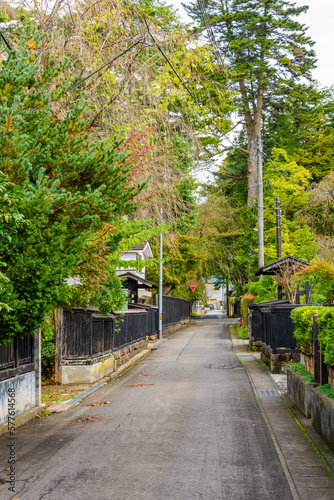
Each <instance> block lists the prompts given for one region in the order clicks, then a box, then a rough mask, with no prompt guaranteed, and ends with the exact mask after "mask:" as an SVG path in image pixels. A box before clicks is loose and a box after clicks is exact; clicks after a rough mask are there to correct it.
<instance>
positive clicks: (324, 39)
mask: <svg viewBox="0 0 334 500" xmlns="http://www.w3.org/2000/svg"><path fill="white" fill-rule="evenodd" d="M165 1H166V3H167V4H170V5H171V4H172V5H174V6H175V7H177V8H178V9H179V12H180V14H181V16H182V17H183V18H184V19H187V20H188V21H191V19H190V18H187V15H186V13H185V11H184V9H183V8H182V6H181V0H165ZM294 1H295V3H296V4H297V5H308V6H309V10H308V12H307V14H304V15H303V16H300V17H299V18H298V21H299V22H302V23H304V24H305V25H306V26H309V30H308V34H309V36H310V37H311V38H312V39H313V40H314V41H315V42H316V45H315V46H314V49H315V51H316V54H317V58H318V68H317V69H316V70H315V71H314V73H313V74H314V77H315V78H316V79H317V80H319V82H320V83H321V85H324V86H330V85H334V57H333V52H334V24H333V20H334V0H304V1H303V0H294ZM183 3H187V0H183Z"/></svg>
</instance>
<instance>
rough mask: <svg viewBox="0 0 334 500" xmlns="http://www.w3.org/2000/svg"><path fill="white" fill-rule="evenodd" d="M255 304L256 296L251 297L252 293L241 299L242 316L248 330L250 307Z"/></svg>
mask: <svg viewBox="0 0 334 500" xmlns="http://www.w3.org/2000/svg"><path fill="white" fill-rule="evenodd" d="M254 302H255V297H254V295H251V294H250V293H245V295H243V296H242V297H241V302H240V309H241V316H242V323H243V325H244V327H245V328H248V326H247V325H248V307H247V306H248V305H249V304H253V303H254Z"/></svg>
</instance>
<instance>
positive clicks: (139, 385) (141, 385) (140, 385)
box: [128, 384, 154, 387]
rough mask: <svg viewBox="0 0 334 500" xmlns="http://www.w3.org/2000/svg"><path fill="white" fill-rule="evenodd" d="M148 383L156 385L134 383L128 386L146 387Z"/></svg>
mask: <svg viewBox="0 0 334 500" xmlns="http://www.w3.org/2000/svg"><path fill="white" fill-rule="evenodd" d="M147 385H154V384H132V385H129V386H128V387H146V386H147Z"/></svg>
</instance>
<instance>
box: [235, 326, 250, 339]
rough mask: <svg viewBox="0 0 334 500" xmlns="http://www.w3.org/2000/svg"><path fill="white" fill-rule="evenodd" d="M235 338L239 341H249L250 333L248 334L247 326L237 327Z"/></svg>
mask: <svg viewBox="0 0 334 500" xmlns="http://www.w3.org/2000/svg"><path fill="white" fill-rule="evenodd" d="M235 336H236V337H237V338H238V339H248V337H249V333H248V328H247V324H246V325H243V326H240V325H237V328H236V335H235Z"/></svg>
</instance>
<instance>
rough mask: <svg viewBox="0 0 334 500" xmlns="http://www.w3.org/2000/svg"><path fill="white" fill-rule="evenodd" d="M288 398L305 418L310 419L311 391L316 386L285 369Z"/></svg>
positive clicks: (289, 369)
mask: <svg viewBox="0 0 334 500" xmlns="http://www.w3.org/2000/svg"><path fill="white" fill-rule="evenodd" d="M287 383H288V396H289V397H290V398H291V399H292V401H293V402H294V403H295V404H296V405H297V408H298V409H299V410H300V411H301V412H302V413H303V414H304V416H305V417H306V418H311V396H312V389H313V388H315V387H316V386H317V384H314V383H312V382H306V380H304V379H303V377H302V376H301V375H298V374H297V373H296V372H295V371H293V370H291V368H288V369H287Z"/></svg>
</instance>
